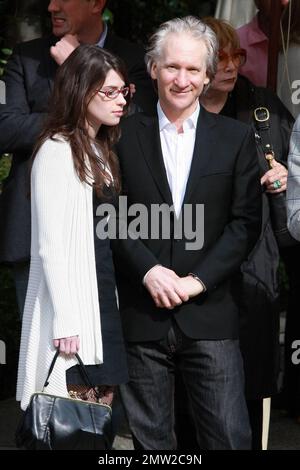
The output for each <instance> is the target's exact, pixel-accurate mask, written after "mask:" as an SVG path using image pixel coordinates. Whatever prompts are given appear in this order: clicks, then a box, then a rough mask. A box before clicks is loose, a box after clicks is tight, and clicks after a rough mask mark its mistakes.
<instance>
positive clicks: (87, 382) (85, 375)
mask: <svg viewBox="0 0 300 470" xmlns="http://www.w3.org/2000/svg"><path fill="white" fill-rule="evenodd" d="M58 356H59V350H57V351H56V353H55V355H54V357H53V359H52V362H51V364H50V367H49V372H48V375H47V378H46V380H45V383H44V386H43V390H44V388H45V387H47V385H49V378H50V375H51V374H52V371H53V369H54V366H55V363H56V360H57V358H58ZM75 357H76V359H77V361H78V365H79V367H80V372H81V375H82V378H83V379H84V381H85V385H87V386H88V387H89V388H92V389H93V390H94V392H95V394H96V397H98V398H99V393H98V391H97V390H96V388H95V387H94V386H93V385H92V383H91V380H90V378H89V375H88V372H87V370H86V367H85V365H84V364H83V362H82V360H81V357H80V356H79V354H77V353H76V354H75Z"/></svg>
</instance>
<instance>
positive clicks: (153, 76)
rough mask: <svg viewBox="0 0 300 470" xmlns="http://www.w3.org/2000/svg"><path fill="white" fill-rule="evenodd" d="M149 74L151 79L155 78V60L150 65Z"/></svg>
mask: <svg viewBox="0 0 300 470" xmlns="http://www.w3.org/2000/svg"><path fill="white" fill-rule="evenodd" d="M150 75H151V78H152V80H156V79H157V65H156V63H155V62H154V64H152V66H151V70H150Z"/></svg>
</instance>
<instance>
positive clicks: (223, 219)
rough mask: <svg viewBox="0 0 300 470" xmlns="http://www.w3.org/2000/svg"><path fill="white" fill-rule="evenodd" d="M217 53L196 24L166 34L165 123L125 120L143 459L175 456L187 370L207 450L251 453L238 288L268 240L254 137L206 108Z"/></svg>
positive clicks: (120, 268)
mask: <svg viewBox="0 0 300 470" xmlns="http://www.w3.org/2000/svg"><path fill="white" fill-rule="evenodd" d="M216 48H217V43H216V38H215V35H214V33H213V32H212V31H211V30H210V29H209V28H207V27H206V26H205V25H204V24H203V23H202V22H201V21H200V20H198V19H196V18H193V17H187V18H183V19H174V20H170V21H168V22H167V23H165V24H164V25H162V26H161V27H160V28H159V29H158V31H157V32H156V33H155V34H154V35H153V37H152V39H151V43H150V48H149V51H148V54H147V55H146V61H147V66H148V71H149V72H150V73H151V77H152V78H153V79H154V80H155V81H156V84H157V88H158V96H159V103H158V106H157V113H158V114H157V116H156V117H148V116H145V115H144V114H142V113H138V114H135V115H133V116H131V117H129V118H128V119H126V120H125V121H124V122H123V130H122V137H121V140H120V142H119V144H118V146H117V147H118V149H117V150H118V155H119V159H120V164H121V170H122V177H123V187H124V195H126V196H127V204H128V207H129V208H130V212H129V213H128V215H130V214H131V215H132V214H134V212H135V211H136V210H138V211H140V212H141V213H143V216H142V218H141V217H140V220H143V221H144V223H142V225H143V226H139V224H138V223H137V221H136V220H135V219H131V218H129V219H128V220H129V229H128V233H129V235H128V238H127V239H126V237H124V233H123V234H122V237H123V239H121V237H119V239H118V240H116V241H115V242H113V245H114V252H115V266H116V271H117V278H118V288H119V301H120V310H121V318H122V322H123V327H124V333H125V339H126V342H127V353H128V364H129V374H130V382H129V384H127V385H124V386H122V388H121V394H122V398H123V402H124V404H125V408H126V411H127V415H128V420H129V425H130V428H131V431H132V433H133V437H134V442H135V446H136V448H143V449H174V448H175V447H176V440H175V437H174V429H173V427H174V426H173V425H174V412H173V409H174V371H175V370H178V369H179V370H180V372H181V373H182V377H183V380H184V382H185V385H186V388H187V391H188V396H189V400H190V403H191V407H192V410H193V416H194V418H195V425H196V429H197V439H198V444H199V446H200V448H202V449H249V448H250V445H251V438H250V428H249V421H248V415H247V409H246V404H245V398H244V382H243V367H242V360H241V356H240V351H239V346H238V315H237V307H236V305H235V302H234V300H233V295H232V289H233V277H234V274H235V273H236V272H237V271H238V269H239V266H240V265H241V263H242V261H243V260H244V259H246V257H247V255H248V254H249V253H250V251H251V249H252V248H253V246H254V245H255V242H256V240H257V238H258V236H259V233H260V226H261V192H260V183H259V173H258V167H257V163H256V161H257V159H256V156H255V142H254V136H253V135H252V131H251V129H250V128H249V127H248V126H247V125H245V124H242V123H239V122H236V121H234V120H231V119H229V118H225V117H223V116H219V115H217V114H212V113H209V112H207V111H206V110H205V109H204V108H202V107H201V109H200V107H199V96H200V95H201V93H202V92H203V90H204V89H205V87H206V86H207V85H208V83H209V81H210V80H211V79H212V78H213V76H214V73H215V54H216V52H217V50H216ZM134 204H135V206H133V205H134ZM136 204H139V205H138V206H137V205H136ZM172 205H173V206H174V210H172V209H171V210H170V211H169V215H170V217H169V220H167V218H166V217H167V215H168V210H166V207H171V206H172ZM157 207H161V208H162V209H163V208H164V209H163V214H164V215H163V217H162V221H161V223H160V224H158V222H157V218H155V217H153V214H154V212H155V210H157ZM201 207H202V208H203V207H204V217H202V216H201V214H202V212H201ZM151 211H152V213H151ZM145 214H146V215H145ZM180 215H181V219H182V220H183V225H182V226H181V227H182V230H181V232H182V236H181V235H180V230H179V226H180ZM120 217H121V215H120ZM168 224H170V230H169V225H168ZM134 227H135V229H134ZM201 230H202V231H203V234H201ZM132 232H133V234H132ZM138 232H140V233H142V235H141V236H138ZM146 232H147V233H148V236H147V233H146ZM193 232H194V233H195V234H196V236H195V239H194V241H193V242H194V245H193V244H192V243H191V234H192V233H193ZM202 235H204V241H203V238H202ZM136 238H137V239H136ZM202 241H203V246H201V245H202Z"/></svg>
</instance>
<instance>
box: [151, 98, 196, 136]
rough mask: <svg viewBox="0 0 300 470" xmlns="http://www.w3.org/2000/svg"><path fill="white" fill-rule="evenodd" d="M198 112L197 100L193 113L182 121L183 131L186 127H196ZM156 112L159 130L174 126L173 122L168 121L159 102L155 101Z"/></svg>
mask: <svg viewBox="0 0 300 470" xmlns="http://www.w3.org/2000/svg"><path fill="white" fill-rule="evenodd" d="M199 113H200V105H199V102H198V104H197V107H196V109H195V111H194V112H193V114H191V115H190V116H189V117H188V118H187V119H185V120H184V121H183V126H182V127H183V131H184V132H185V131H186V130H187V129H196V127H197V121H198V117H199ZM157 114H158V123H159V130H160V131H162V130H164V129H166V128H172V127H175V126H174V124H173V123H171V122H170V121H169V119H168V118H167V116H166V115H165V113H164V112H163V110H162V107H161V105H160V102H159V101H158V103H157Z"/></svg>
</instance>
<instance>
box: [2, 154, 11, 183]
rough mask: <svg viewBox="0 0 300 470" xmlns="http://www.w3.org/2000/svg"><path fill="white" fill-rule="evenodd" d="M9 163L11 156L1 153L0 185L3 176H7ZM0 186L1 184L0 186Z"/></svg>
mask: <svg viewBox="0 0 300 470" xmlns="http://www.w3.org/2000/svg"><path fill="white" fill-rule="evenodd" d="M10 164H11V157H10V155H3V157H2V158H1V160H0V185H1V182H2V181H3V180H4V178H6V177H7V175H8V172H9V169H10ZM0 188H1V186H0Z"/></svg>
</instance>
